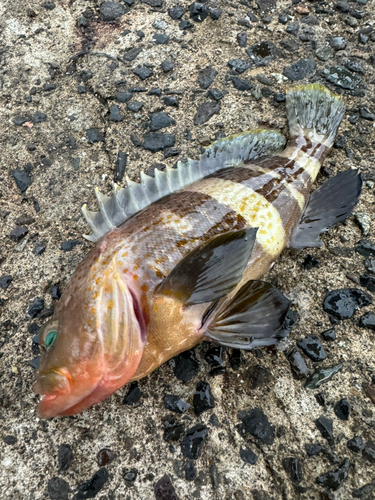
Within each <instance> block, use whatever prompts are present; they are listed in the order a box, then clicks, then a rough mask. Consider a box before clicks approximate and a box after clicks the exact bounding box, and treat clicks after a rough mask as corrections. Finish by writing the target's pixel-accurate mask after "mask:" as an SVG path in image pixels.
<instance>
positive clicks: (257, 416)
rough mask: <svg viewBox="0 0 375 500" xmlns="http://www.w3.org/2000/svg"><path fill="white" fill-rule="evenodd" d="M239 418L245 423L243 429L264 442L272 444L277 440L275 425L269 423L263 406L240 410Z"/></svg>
mask: <svg viewBox="0 0 375 500" xmlns="http://www.w3.org/2000/svg"><path fill="white" fill-rule="evenodd" d="M237 415H238V418H239V419H240V420H241V421H242V423H243V429H244V431H245V432H248V433H249V434H251V435H252V436H254V437H255V438H257V439H259V440H260V441H261V442H262V443H264V444H268V445H271V444H273V442H274V440H275V427H274V426H273V425H271V424H270V423H269V420H268V418H267V416H266V415H265V414H264V413H263V410H262V409H261V408H253V409H252V410H243V411H239V412H238V414H237Z"/></svg>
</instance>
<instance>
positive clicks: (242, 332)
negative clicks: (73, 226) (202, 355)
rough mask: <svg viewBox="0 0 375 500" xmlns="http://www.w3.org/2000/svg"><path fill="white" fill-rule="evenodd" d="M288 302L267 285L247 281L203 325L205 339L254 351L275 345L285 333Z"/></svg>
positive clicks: (278, 292)
mask: <svg viewBox="0 0 375 500" xmlns="http://www.w3.org/2000/svg"><path fill="white" fill-rule="evenodd" d="M289 306H290V301H289V300H288V299H287V298H286V297H284V295H283V294H282V293H281V292H280V291H279V290H277V288H274V287H273V286H272V285H270V284H269V283H265V282H264V281H248V282H247V283H246V284H245V285H244V286H243V287H242V288H241V289H240V290H239V291H238V292H237V293H236V295H235V296H234V297H233V298H232V299H230V300H229V302H224V303H223V304H222V306H221V308H220V309H219V310H218V311H217V313H216V314H215V315H213V317H212V320H211V321H208V322H207V324H206V328H207V330H206V332H204V335H205V336H206V337H208V338H209V339H211V340H214V341H216V342H219V344H221V345H225V346H228V347H234V348H238V349H253V348H254V347H260V346H265V345H272V344H275V343H276V342H277V341H278V340H280V338H283V337H285V336H286V335H287V334H288V332H287V330H285V328H284V320H285V317H286V315H287V312H288V309H289Z"/></svg>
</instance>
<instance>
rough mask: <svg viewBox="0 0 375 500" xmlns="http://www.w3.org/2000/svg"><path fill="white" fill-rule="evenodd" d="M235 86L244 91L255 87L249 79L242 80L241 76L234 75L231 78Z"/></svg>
mask: <svg viewBox="0 0 375 500" xmlns="http://www.w3.org/2000/svg"><path fill="white" fill-rule="evenodd" d="M231 80H232V83H233V86H234V88H235V89H237V90H239V91H241V92H244V91H246V90H250V89H252V88H253V85H252V83H250V82H248V81H247V80H242V79H241V78H240V77H239V76H234V77H232V78H231Z"/></svg>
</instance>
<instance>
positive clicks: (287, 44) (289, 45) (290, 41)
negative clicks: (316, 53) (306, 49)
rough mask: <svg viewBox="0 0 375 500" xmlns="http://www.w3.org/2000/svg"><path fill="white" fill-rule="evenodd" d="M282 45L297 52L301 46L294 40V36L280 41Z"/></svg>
mask: <svg viewBox="0 0 375 500" xmlns="http://www.w3.org/2000/svg"><path fill="white" fill-rule="evenodd" d="M280 45H281V46H282V48H283V49H285V50H287V51H288V52H292V53H293V52H297V50H298V49H299V47H300V44H299V43H298V41H297V40H294V39H293V38H288V39H286V40H282V41H281V42H280Z"/></svg>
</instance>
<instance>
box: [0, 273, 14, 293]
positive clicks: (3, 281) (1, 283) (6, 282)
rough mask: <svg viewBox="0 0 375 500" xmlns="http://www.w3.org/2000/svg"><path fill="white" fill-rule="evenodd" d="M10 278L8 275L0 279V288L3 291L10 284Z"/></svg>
mask: <svg viewBox="0 0 375 500" xmlns="http://www.w3.org/2000/svg"><path fill="white" fill-rule="evenodd" d="M12 279H13V278H12V276H11V275H10V274H8V275H7V276H2V277H1V278H0V286H1V288H2V289H3V290H7V288H8V287H9V285H10V284H11V283H12Z"/></svg>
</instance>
